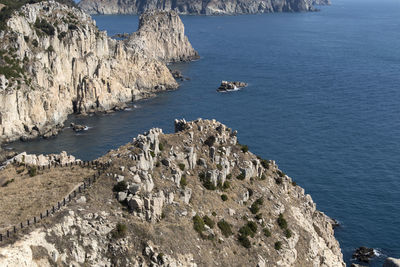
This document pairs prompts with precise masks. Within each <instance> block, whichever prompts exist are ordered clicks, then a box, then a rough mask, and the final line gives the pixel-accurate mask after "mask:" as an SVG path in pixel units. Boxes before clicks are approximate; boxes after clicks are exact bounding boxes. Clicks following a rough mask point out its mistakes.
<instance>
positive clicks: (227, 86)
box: [217, 81, 247, 92]
mask: <svg viewBox="0 0 400 267" xmlns="http://www.w3.org/2000/svg"><path fill="white" fill-rule="evenodd" d="M246 86H247V83H244V82H227V81H222V82H221V85H220V86H219V87H218V89H217V91H218V92H227V91H237V90H238V89H239V88H243V87H246Z"/></svg>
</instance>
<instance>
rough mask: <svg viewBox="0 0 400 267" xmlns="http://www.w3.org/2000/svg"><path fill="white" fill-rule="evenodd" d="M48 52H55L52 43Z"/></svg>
mask: <svg viewBox="0 0 400 267" xmlns="http://www.w3.org/2000/svg"><path fill="white" fill-rule="evenodd" d="M47 52H49V53H53V52H54V47H53V46H52V45H49V47H48V48H47Z"/></svg>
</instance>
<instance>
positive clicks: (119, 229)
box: [112, 223, 127, 239]
mask: <svg viewBox="0 0 400 267" xmlns="http://www.w3.org/2000/svg"><path fill="white" fill-rule="evenodd" d="M126 231H127V227H126V225H125V224H122V223H117V226H116V227H115V229H114V231H113V232H112V236H113V238H115V239H118V238H123V237H125V236H126Z"/></svg>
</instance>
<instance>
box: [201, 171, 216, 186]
mask: <svg viewBox="0 0 400 267" xmlns="http://www.w3.org/2000/svg"><path fill="white" fill-rule="evenodd" d="M199 178H200V181H201V182H202V183H203V186H204V187H205V188H206V189H208V190H215V189H217V187H216V186H215V185H214V184H213V182H212V181H211V179H210V177H206V175H205V174H204V173H203V172H202V173H200V174H199Z"/></svg>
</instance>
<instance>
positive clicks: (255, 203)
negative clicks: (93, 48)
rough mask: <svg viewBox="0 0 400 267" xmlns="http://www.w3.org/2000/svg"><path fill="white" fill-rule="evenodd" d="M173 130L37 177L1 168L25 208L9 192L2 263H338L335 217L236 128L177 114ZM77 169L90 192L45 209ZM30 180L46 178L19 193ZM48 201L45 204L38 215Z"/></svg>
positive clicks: (2, 219)
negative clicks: (242, 139)
mask: <svg viewBox="0 0 400 267" xmlns="http://www.w3.org/2000/svg"><path fill="white" fill-rule="evenodd" d="M175 130H176V132H175V133H174V134H164V133H163V132H162V130H161V129H158V128H154V129H151V130H149V131H148V132H147V133H144V134H142V135H138V136H137V137H136V138H134V139H133V140H132V142H129V143H128V144H126V145H124V146H121V147H119V148H118V149H115V150H111V151H110V152H109V153H107V154H106V155H104V156H103V157H101V158H99V159H98V160H97V161H96V162H95V163H96V164H94V163H92V164H89V163H84V164H78V165H76V163H75V164H73V163H72V164H71V163H67V164H63V165H62V166H58V167H53V166H52V167H51V168H48V167H47V166H46V167H45V168H39V170H38V171H37V172H36V173H35V176H33V177H32V176H31V177H30V176H29V175H28V173H30V171H29V172H28V170H29V168H33V167H34V166H30V165H26V166H25V165H23V164H22V165H21V164H14V165H13V164H9V165H8V166H7V167H6V168H5V169H4V170H1V171H0V177H3V176H4V175H6V174H7V173H12V175H11V176H10V175H9V176H10V177H9V178H11V177H12V178H13V180H12V181H10V182H6V185H5V186H2V187H0V191H2V192H3V191H4V192H7V190H12V189H13V188H14V190H15V192H17V193H15V194H14V199H20V198H24V197H25V198H26V199H27V200H29V203H31V205H30V208H29V210H24V209H21V210H20V209H19V205H26V201H25V202H24V201H20V202H17V203H16V202H15V201H14V204H13V206H12V207H13V209H14V210H16V211H18V212H14V215H13V217H12V218H11V215H10V214H9V213H7V214H4V216H0V234H1V233H3V237H4V238H3V241H2V242H0V255H1V256H0V265H1V266H54V265H58V266H64V265H65V266H258V267H265V266H324V267H332V266H342V267H344V266H345V264H344V262H343V256H342V253H341V251H340V247H339V244H338V242H337V241H336V239H335V237H334V232H333V229H332V223H331V220H330V219H329V218H328V217H327V216H326V215H325V214H324V213H322V212H320V211H318V210H317V209H316V204H315V203H314V202H313V200H312V198H311V196H310V195H307V194H305V193H304V189H302V188H301V187H299V186H298V185H296V183H295V182H294V181H293V180H292V179H291V178H289V177H288V176H287V175H286V174H285V173H284V172H283V171H281V170H280V169H279V168H278V166H277V165H276V164H275V162H274V161H271V160H264V159H262V158H260V157H257V156H256V155H254V154H253V153H251V152H250V151H248V148H247V146H245V145H240V144H239V143H238V141H237V136H236V135H237V132H236V131H233V130H231V129H229V128H228V127H226V126H225V125H223V124H221V123H219V122H216V121H215V120H202V119H198V120H196V121H193V122H186V121H185V120H176V121H175ZM27 157H28V156H27V155H25V158H22V157H21V156H20V159H19V161H17V162H20V163H21V160H22V161H24V160H25V163H26V162H27V161H26V159H27ZM42 157H43V156H42ZM30 158H32V157H30ZM64 158H65V157H64ZM30 162H31V163H32V162H33V163H34V162H36V161H30ZM22 163H23V162H22ZM103 167H104V168H103ZM99 168H100V170H101V174H100V175H99V176H98V175H95V176H94V178H95V180H93V176H90V174H93V172H97V170H98V169H99ZM27 169H28V170H27ZM84 170H87V172H88V176H89V177H92V183H90V182H89V185H91V186H90V187H89V188H87V185H88V182H87V180H86V188H87V189H86V191H83V192H82V193H81V188H79V192H78V194H77V195H74V194H73V193H72V192H71V193H70V196H71V195H72V198H71V197H70V198H68V197H67V198H66V200H65V199H64V201H62V199H59V200H58V201H59V202H58V203H59V205H58V207H57V205H56V206H55V209H54V207H53V209H51V205H52V204H51V202H55V204H57V202H56V201H57V199H56V198H54V197H55V196H61V197H62V196H63V194H58V195H57V194H54V193H53V192H54V191H56V190H58V191H60V189H61V188H63V183H65V184H67V183H68V187H66V188H65V191H63V192H68V191H69V190H70V188H74V187H73V185H72V183H73V182H75V183H78V182H79V181H80V180H79V177H81V179H83V177H85V176H77V175H81V173H82V171H84ZM61 171H62V172H61ZM53 172H55V173H56V174H59V173H60V172H61V173H68V177H69V178H68V179H63V178H62V177H60V175H54V174H53ZM51 177H53V178H51ZM49 179H50V181H51V179H52V180H53V185H52V183H49ZM35 181H36V183H42V184H46V185H47V186H46V188H41V187H35V191H38V190H46V191H45V192H43V193H40V192H37V193H36V194H31V192H32V190H28V191H25V189H24V188H25V187H27V185H28V183H33V182H35ZM81 181H82V180H81ZM89 181H90V180H89ZM82 184H83V183H80V185H81V187H82V186H83V185H82ZM28 189H29V188H28ZM75 191H78V189H77V187H75ZM25 192H26V193H25ZM80 193H81V194H80ZM28 194H29V195H28ZM65 194H66V193H65ZM1 195H3V194H1ZM46 196H48V197H49V198H51V199H52V200H50V201H48V202H50V203H47V204H45V205H44V206H38V205H37V201H36V198H38V199H40V200H41V201H42V202H45V200H46V199H44V198H46ZM7 200H8V202H11V201H13V199H10V198H7ZM60 203H61V204H62V203H64V204H65V205H63V204H62V205H60ZM45 209H48V210H50V213H47V215H46V212H44V213H42V214H45V215H44V217H43V218H42V216H40V217H39V215H38V212H42V210H43V211H45ZM5 210H6V209H5ZM33 210H37V212H36V213H37V215H36V220H35V221H34V220H32V219H31V220H30V222H31V226H30V227H27V224H26V222H27V220H29V219H30V218H32V216H35V212H33ZM26 213H29V214H30V215H29V216H28V217H27V216H26ZM2 215H3V214H2ZM39 218H40V220H39ZM19 222H23V226H24V228H23V229H21V226H20V224H19ZM33 222H36V223H35V224H34V225H33ZM14 225H16V226H17V231H16V233H15V234H14V233H13V231H12V229H13V226H14ZM21 225H22V224H21ZM5 229H10V230H11V234H10V236H9V237H6V235H5V234H4V231H5Z"/></svg>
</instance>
